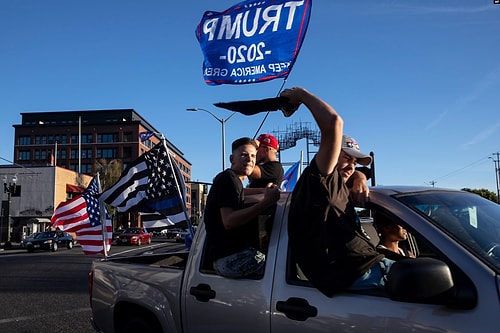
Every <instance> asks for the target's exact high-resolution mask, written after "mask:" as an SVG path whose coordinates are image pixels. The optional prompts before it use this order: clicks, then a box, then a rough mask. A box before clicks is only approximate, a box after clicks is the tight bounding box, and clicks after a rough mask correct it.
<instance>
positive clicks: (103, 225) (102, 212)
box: [97, 172, 108, 260]
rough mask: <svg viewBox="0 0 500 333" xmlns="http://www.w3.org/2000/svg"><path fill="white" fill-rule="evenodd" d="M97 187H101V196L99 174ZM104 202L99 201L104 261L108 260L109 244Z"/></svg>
mask: <svg viewBox="0 0 500 333" xmlns="http://www.w3.org/2000/svg"><path fill="white" fill-rule="evenodd" d="M97 185H98V186H99V194H101V193H102V189H101V179H100V178H99V172H98V173H97ZM104 205H105V203H104V202H103V201H102V200H99V215H100V217H101V228H102V243H103V247H102V250H103V251H102V253H103V255H104V260H107V259H108V244H107V239H106V236H107V235H108V230H107V225H106V207H105V206H104Z"/></svg>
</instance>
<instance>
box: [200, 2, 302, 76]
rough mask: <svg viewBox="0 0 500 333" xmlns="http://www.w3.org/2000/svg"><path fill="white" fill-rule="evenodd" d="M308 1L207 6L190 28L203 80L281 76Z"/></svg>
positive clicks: (298, 40)
mask: <svg viewBox="0 0 500 333" xmlns="http://www.w3.org/2000/svg"><path fill="white" fill-rule="evenodd" d="M311 6H312V0H298V1H290V0H268V1H243V2H240V3H238V4H236V5H234V6H233V7H231V8H229V9H227V10H225V11H223V12H214V11H207V12H205V13H204V14H203V17H202V19H201V22H200V23H199V24H198V26H197V28H196V38H197V39H198V42H199V43H200V46H201V50H202V52H203V55H204V61H203V78H204V80H205V83H207V84H208V85H220V84H249V83H258V82H264V81H269V80H273V79H277V78H285V79H286V78H287V77H288V75H289V74H290V71H291V70H292V67H293V65H294V63H295V59H296V58H297V55H298V54H299V50H300V47H301V46H302V42H303V40H304V37H305V34H306V31H307V27H308V24H309V17H310V14H311Z"/></svg>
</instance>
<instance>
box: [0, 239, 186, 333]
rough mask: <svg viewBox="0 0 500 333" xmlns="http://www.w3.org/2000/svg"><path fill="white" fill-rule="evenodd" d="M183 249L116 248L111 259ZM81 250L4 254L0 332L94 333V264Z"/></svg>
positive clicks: (1, 254)
mask: <svg viewBox="0 0 500 333" xmlns="http://www.w3.org/2000/svg"><path fill="white" fill-rule="evenodd" d="M165 246H167V247H168V248H169V250H170V249H171V250H174V249H175V248H182V247H183V244H179V243H174V242H173V241H170V240H164V239H155V240H154V242H153V243H152V244H151V246H146V245H143V246H141V247H137V246H112V247H111V251H110V253H109V255H110V256H113V255H118V256H121V255H140V254H142V253H144V252H151V251H155V249H158V248H159V247H165ZM100 259H102V256H86V255H84V254H83V252H82V251H81V248H80V247H79V246H75V247H74V248H73V249H71V250H67V249H66V248H62V249H59V250H58V251H57V252H35V253H27V252H26V251H25V250H16V249H13V250H5V251H1V252H0V332H2V333H32V332H33V333H35V332H36V333H40V332H51V333H58V332H61V333H66V332H68V333H69V332H71V333H90V332H94V330H93V328H92V325H91V324H90V321H89V318H90V316H91V310H90V306H89V300H88V292H87V276H88V272H89V270H90V266H91V263H92V261H93V260H100Z"/></svg>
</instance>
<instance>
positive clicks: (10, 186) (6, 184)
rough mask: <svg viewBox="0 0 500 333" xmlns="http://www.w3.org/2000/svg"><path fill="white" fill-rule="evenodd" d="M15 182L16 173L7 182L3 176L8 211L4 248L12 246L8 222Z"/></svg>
mask: <svg viewBox="0 0 500 333" xmlns="http://www.w3.org/2000/svg"><path fill="white" fill-rule="evenodd" d="M16 184H17V175H14V177H12V181H11V182H8V180H7V176H3V193H7V200H8V210H9V213H8V214H7V241H6V242H5V244H4V248H6V249H8V248H11V247H12V242H11V240H10V229H11V223H10V217H11V211H10V209H11V197H12V194H13V193H15V192H16Z"/></svg>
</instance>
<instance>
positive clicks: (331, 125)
mask: <svg viewBox="0 0 500 333" xmlns="http://www.w3.org/2000/svg"><path fill="white" fill-rule="evenodd" d="M281 96H283V97H287V98H288V99H289V101H290V103H293V104H304V105H305V106H306V107H307V108H308V109H309V110H310V111H311V113H312V115H313V117H314V119H315V120H316V123H317V124H318V126H319V129H320V132H321V141H320V145H319V150H318V153H317V154H316V164H317V166H318V169H319V171H320V172H321V174H323V175H329V174H331V173H332V172H333V170H334V169H335V167H336V165H337V162H338V158H339V155H340V150H341V147H342V130H343V125H344V121H343V120H342V118H341V117H340V115H339V114H338V113H337V111H335V109H334V108H333V107H331V106H330V105H329V104H328V103H326V102H325V101H323V100H322V99H320V98H319V97H317V96H315V95H313V94H312V93H310V92H309V91H307V90H305V89H304V88H299V87H297V88H292V89H286V90H284V91H283V92H282V93H281Z"/></svg>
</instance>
